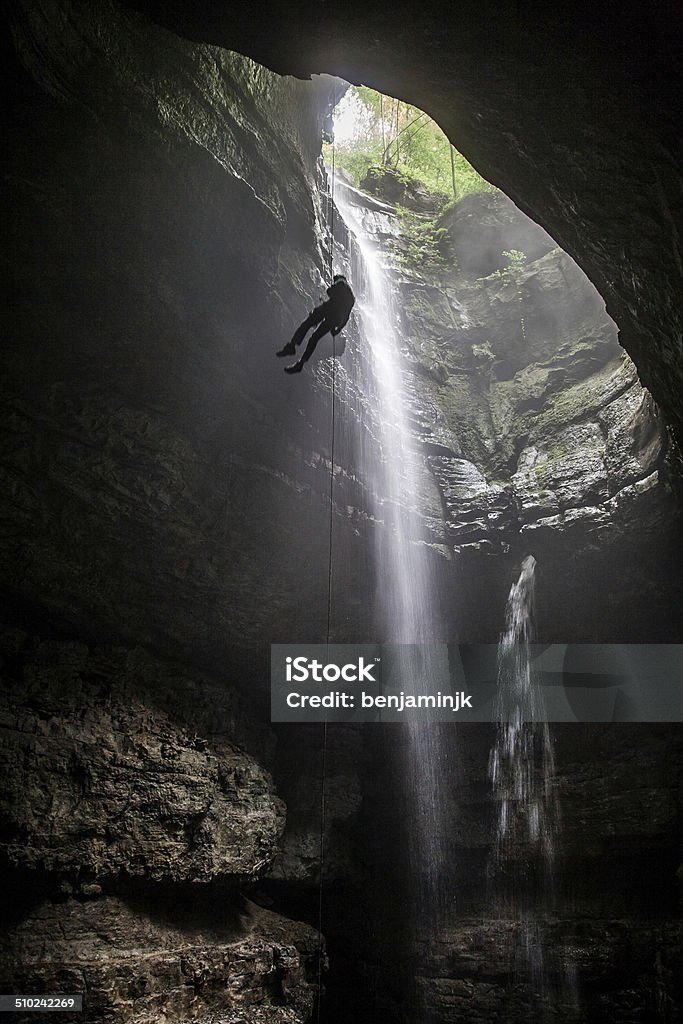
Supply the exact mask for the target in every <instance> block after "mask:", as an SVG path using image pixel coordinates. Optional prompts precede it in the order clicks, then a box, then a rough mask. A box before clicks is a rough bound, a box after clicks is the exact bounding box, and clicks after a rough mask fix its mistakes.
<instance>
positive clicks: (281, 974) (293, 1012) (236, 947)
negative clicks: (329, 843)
mask: <svg viewBox="0 0 683 1024" xmlns="http://www.w3.org/2000/svg"><path fill="white" fill-rule="evenodd" d="M17 951H18V952H19V954H20V957H21V960H20V966H18V965H17V963H16V960H15V961H14V963H13V958H16V955H17ZM317 953H318V934H317V932H315V931H314V930H313V929H312V928H309V927H308V926H307V925H305V924H301V923H299V922H294V921H289V920H287V919H286V918H282V917H280V916H279V915H278V914H274V913H273V912H272V911H269V910H265V909H263V908H261V907H258V906H256V905H255V904H253V903H250V902H249V901H243V903H242V905H241V906H239V907H238V908H235V907H231V906H230V904H229V903H228V902H227V901H220V900H216V899H214V900H212V901H211V902H204V903H203V902H202V899H201V897H198V896H197V894H196V893H195V894H190V895H188V894H183V893H182V892H181V893H180V894H177V895H176V900H175V901H174V904H173V905H171V908H169V905H168V903H167V902H166V903H164V902H163V901H161V902H155V898H154V888H153V887H149V888H148V890H147V893H146V896H145V898H144V899H143V900H141V899H139V898H138V899H137V900H131V899H130V898H129V899H122V898H121V897H117V896H103V897H101V898H99V899H97V900H92V899H90V900H86V901H83V900H82V899H81V900H79V901H76V900H74V899H73V898H68V899H65V900H63V901H62V902H60V903H56V904H55V903H41V904H38V905H37V906H35V907H34V908H32V910H31V911H30V913H29V914H27V915H26V916H25V917H24V918H23V920H22V921H21V922H20V923H18V924H16V925H15V926H13V927H10V928H9V929H7V930H5V932H4V934H3V938H2V940H1V948H0V956H1V957H2V960H1V961H0V972H1V976H2V982H3V986H4V987H6V988H7V990H8V991H15V992H18V991H20V990H21V991H22V992H24V991H26V992H40V991H48V992H50V991H52V992H55V991H66V989H68V991H69V992H82V993H83V996H84V1002H85V1004H86V1007H87V1019H90V1020H103V1021H131V1022H134V1024H152V1022H154V1021H158V1020H159V1018H160V1017H165V1018H168V1019H172V1020H193V1021H199V1022H203V1024H209V1022H216V1024H218V1022H221V1024H280V1022H284V1024H303V1022H304V1021H306V1020H308V1019H309V1018H310V1015H311V1011H312V1008H313V998H314V991H315V982H316V965H317ZM65 986H66V988H65ZM33 1016H35V1014H34V1015H33ZM83 1016H84V1015H83V1014H69V1013H66V1014H64V1019H65V1020H66V1021H74V1020H78V1019H82V1018H83ZM18 1019H19V1020H22V1019H23V1020H28V1019H31V1014H24V1015H22V1014H19V1016H18Z"/></svg>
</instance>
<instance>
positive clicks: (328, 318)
mask: <svg viewBox="0 0 683 1024" xmlns="http://www.w3.org/2000/svg"><path fill="white" fill-rule="evenodd" d="M327 294H328V299H327V301H326V302H322V303H321V304H320V305H319V306H316V307H315V309H314V310H313V311H312V313H310V314H309V315H308V316H307V317H306V319H305V320H304V321H303V323H301V324H300V325H299V326H298V327H297V329H296V331H295V332H294V336H293V337H292V340H291V341H289V342H287V344H286V345H285V346H284V348H281V349H280V351H279V352H277V353H276V355H278V356H293V355H294V354H295V352H296V347H297V345H300V344H301V342H302V341H303V340H304V338H305V337H306V334H307V333H308V331H309V330H310V329H311V327H316V324H317V325H318V326H317V327H316V330H315V331H314V332H313V334H312V335H311V336H310V338H309V339H308V344H307V345H306V350H305V352H304V354H303V355H302V356H301V357H300V358H299V359H297V361H296V362H295V363H292V364H291V366H285V373H301V371H302V370H303V368H304V363H307V362H308V360H309V359H310V358H311V356H312V355H313V353H314V351H315V347H316V345H317V344H318V342H319V341H320V339H321V338H322V337H323V335H325V334H327V332H328V331H329V332H330V334H331V335H332V337H333V338H336V336H337V335H338V334H339V332H340V331H341V330H342V329H343V328H344V327H345V326H346V323H347V321H348V319H349V317H350V316H351V310H352V309H353V307H354V304H355V302H356V297H355V295H354V294H353V292H352V291H351V286H350V285H349V282H348V281H347V280H346V278H345V277H344V275H343V274H335V275H334V279H333V281H332V284H331V285H330V287H329V288H328V289H327Z"/></svg>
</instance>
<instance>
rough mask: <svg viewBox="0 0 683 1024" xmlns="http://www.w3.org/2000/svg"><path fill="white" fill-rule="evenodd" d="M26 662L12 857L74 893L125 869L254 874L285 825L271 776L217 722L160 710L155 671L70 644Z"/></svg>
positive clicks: (19, 685)
mask: <svg viewBox="0 0 683 1024" xmlns="http://www.w3.org/2000/svg"><path fill="white" fill-rule="evenodd" d="M19 659H20V660H21V662H22V665H21V669H20V676H19V678H17V677H15V678H12V676H13V675H14V671H12V670H10V674H9V677H7V675H6V677H5V700H4V707H3V712H2V736H1V741H0V751H1V754H0V762H1V766H2V775H3V778H4V779H6V780H7V781H6V783H5V785H4V787H3V793H2V820H3V836H2V843H1V844H0V845H1V848H2V857H3V860H4V861H5V862H6V863H8V864H10V865H12V866H13V867H14V868H23V869H33V870H40V871H42V872H48V873H50V874H52V875H55V876H56V877H57V878H62V879H64V881H65V883H66V884H67V885H68V884H72V885H73V886H74V887H75V888H76V890H77V891H78V890H79V889H81V888H83V886H85V887H86V888H87V887H88V886H91V885H96V886H97V885H99V884H100V883H101V882H102V881H103V880H111V879H112V878H116V877H117V876H120V875H121V876H125V877H129V878H136V877H137V878H145V879H149V880H150V881H166V882H171V881H185V882H209V881H212V880H215V879H226V878H230V877H232V878H236V879H242V880H248V879H250V878H254V877H257V876H258V875H259V874H260V873H262V872H263V870H264V869H265V868H266V867H267V866H268V865H269V863H270V862H271V860H272V859H273V856H274V854H275V852H276V849H277V843H278V839H279V836H280V833H281V832H282V829H283V827H284V805H283V803H282V801H281V800H279V799H278V797H277V796H275V794H274V792H273V784H272V780H271V779H270V777H269V776H268V774H267V773H266V772H265V771H264V769H263V768H262V767H261V766H260V765H259V764H258V763H257V761H255V759H254V758H253V757H250V756H249V755H248V754H247V753H245V752H244V751H243V750H240V749H239V747H237V745H236V744H235V743H234V742H231V741H230V739H229V738H228V737H226V736H225V735H222V734H221V732H220V731H219V730H216V732H215V733H214V734H213V735H211V734H208V735H207V732H208V730H202V734H201V735H198V734H197V733H196V732H195V731H194V730H191V729H190V728H188V727H187V726H188V725H189V724H190V723H189V722H188V723H186V727H185V728H183V725H182V723H179V722H178V721H177V720H176V721H174V717H176V718H177V716H173V717H172V716H170V715H169V713H168V712H167V711H165V710H164V709H162V708H158V707H154V704H153V702H150V700H149V696H148V695H147V698H146V696H145V693H144V687H145V683H147V684H149V682H150V679H149V676H150V675H152V676H156V677H157V681H158V682H163V676H161V678H159V667H158V666H152V665H151V664H150V662H149V660H148V659H145V658H144V657H143V656H141V655H138V656H137V657H135V655H134V654H130V653H128V652H126V651H124V650H109V651H107V650H105V651H101V650H100V651H97V652H95V653H94V654H91V653H90V652H89V651H88V649H87V647H85V646H84V645H82V644H73V643H72V644H51V645H47V644H46V645H41V646H39V647H38V649H37V650H33V651H31V652H29V651H28V650H27V649H26V648H25V647H24V648H22V650H21V653H20V654H19ZM16 664H17V661H16V660H15V667H16ZM145 676H147V679H145ZM188 697H189V694H188ZM199 698H200V699H204V700H207V699H211V693H210V691H209V690H208V688H205V690H204V693H203V694H202V693H201V691H200V694H199ZM214 699H215V697H214ZM199 717H200V716H198V718H199ZM216 724H217V723H216Z"/></svg>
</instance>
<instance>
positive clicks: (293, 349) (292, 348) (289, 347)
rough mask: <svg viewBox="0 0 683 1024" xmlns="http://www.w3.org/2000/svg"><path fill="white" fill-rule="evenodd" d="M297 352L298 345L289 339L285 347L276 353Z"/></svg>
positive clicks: (289, 354)
mask: <svg viewBox="0 0 683 1024" xmlns="http://www.w3.org/2000/svg"><path fill="white" fill-rule="evenodd" d="M295 352H296V345H295V344H294V342H293V341H288V342H287V344H286V345H285V346H284V347H283V348H281V349H280V351H279V352H276V353H275V355H276V356H293V355H294V354H295Z"/></svg>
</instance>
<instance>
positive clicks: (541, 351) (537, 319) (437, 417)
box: [396, 194, 677, 557]
mask: <svg viewBox="0 0 683 1024" xmlns="http://www.w3.org/2000/svg"><path fill="white" fill-rule="evenodd" d="M479 223H481V224H482V237H481V238H480V239H477V237H476V232H475V227H474V225H478V224H479ZM437 224H438V225H440V226H441V228H442V229H443V231H444V232H445V234H444V235H443V237H442V239H441V241H440V243H439V245H440V248H441V250H442V255H443V262H442V264H441V267H440V268H439V266H438V264H437V266H436V267H435V268H433V269H432V273H431V276H430V280H429V281H428V282H424V281H423V272H422V271H421V269H420V264H419V258H417V257H415V255H414V251H415V247H414V246H413V248H412V249H411V248H410V247H408V246H406V245H404V244H402V242H401V240H400V239H399V240H398V242H397V245H396V248H397V250H398V256H399V259H400V260H401V267H402V274H403V275H404V277H405V280H403V281H402V294H403V295H404V296H405V297H406V300H405V306H404V323H403V330H404V337H405V338H406V358H407V360H408V365H409V366H411V367H412V368H414V370H416V371H418V377H417V380H418V381H419V391H420V392H421V393H422V394H423V395H424V398H423V400H422V409H423V417H424V418H423V425H422V431H421V435H420V440H421V442H422V444H423V446H424V449H425V451H426V454H427V457H428V460H429V463H430V466H431V468H432V471H433V473H434V475H435V477H436V479H437V481H438V484H439V488H440V490H441V493H442V495H443V500H444V506H445V509H446V527H445V529H446V537H447V540H448V543H449V544H450V545H452V546H453V548H454V550H456V551H459V552H461V553H464V554H467V553H468V552H470V553H471V552H474V551H485V550H488V551H490V552H491V551H495V550H496V547H497V548H498V549H499V550H500V549H501V546H503V547H505V546H506V545H512V546H515V545H516V544H517V543H518V539H517V538H519V540H520V541H521V542H522V544H524V545H526V546H527V548H528V549H529V550H534V547H535V545H541V547H540V548H539V550H543V551H544V553H545V554H546V557H547V551H548V548H547V544H548V540H549V537H550V536H551V535H552V534H556V535H557V536H558V538H560V540H559V543H560V545H562V544H563V543H565V542H566V543H572V544H574V545H575V546H576V545H577V544H578V545H579V546H580V545H582V544H585V543H593V542H594V541H595V540H596V539H597V538H598V537H600V538H603V539H604V541H605V542H606V543H611V542H613V541H614V540H615V539H617V538H621V539H623V538H624V537H627V536H628V535H629V534H632V535H636V534H638V535H640V536H641V537H644V536H646V535H648V536H651V535H653V534H654V533H656V532H659V531H662V530H664V531H665V532H666V531H667V530H669V528H670V523H671V522H672V521H675V520H676V518H677V513H676V511H675V503H674V501H673V499H672V497H671V495H670V493H669V492H668V490H667V488H666V486H665V484H666V477H667V466H666V455H667V451H668V439H667V435H666V429H665V426H664V423H663V421H662V418H661V414H660V413H659V411H658V409H657V407H656V405H655V403H654V402H653V400H652V398H651V396H650V394H649V393H648V392H647V391H646V390H644V389H643V388H642V386H641V384H640V382H639V380H638V377H637V375H636V372H635V368H634V367H633V364H632V363H631V362H630V360H629V359H628V357H627V356H626V354H625V353H624V352H623V350H622V349H621V348H620V346H619V344H618V340H617V331H616V327H615V325H614V324H613V323H612V321H611V320H610V319H609V317H608V316H607V314H606V312H605V308H604V305H603V303H602V302H601V300H600V297H599V296H598V294H597V292H596V291H595V289H594V288H593V286H592V285H591V284H590V282H589V281H588V280H587V278H586V277H585V275H584V274H583V273H582V272H581V271H580V270H579V268H578V267H577V266H576V264H575V263H574V262H573V261H572V260H571V259H570V258H569V257H568V256H567V255H566V254H565V253H563V252H562V251H561V250H559V249H557V248H556V247H555V246H554V245H553V242H552V239H551V238H550V237H549V236H548V235H547V234H546V233H545V232H543V231H542V229H540V228H539V227H537V226H536V225H534V224H532V223H531V222H529V220H528V219H527V218H526V217H525V216H524V215H523V214H521V213H520V211H518V210H517V209H516V208H515V206H514V204H513V203H512V202H511V201H510V200H509V199H507V198H506V197H505V196H503V195H501V194H496V195H490V194H481V195H471V196H467V197H465V198H464V199H463V200H462V201H461V202H460V203H458V204H457V205H456V206H455V208H453V209H452V210H449V211H448V212H447V213H445V214H444V216H443V217H442V218H441V219H440V220H438V221H437ZM413 230H415V229H413ZM417 231H418V235H417V237H418V238H419V227H418V229H417ZM399 280H401V278H399ZM425 410H427V415H426V416H424V411H425ZM636 495H638V496H639V497H640V498H642V501H641V502H640V503H639V502H638V501H635V502H634V500H633V499H634V498H635V497H636ZM638 508H640V512H638V511H637V509H638ZM569 536H572V537H573V538H574V539H573V540H572V541H569V540H568V538H569ZM562 537H565V539H566V540H565V541H563V540H562V539H561V538H562ZM589 537H590V538H591V540H590V542H589V541H588V538H589ZM672 542H673V538H672Z"/></svg>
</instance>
